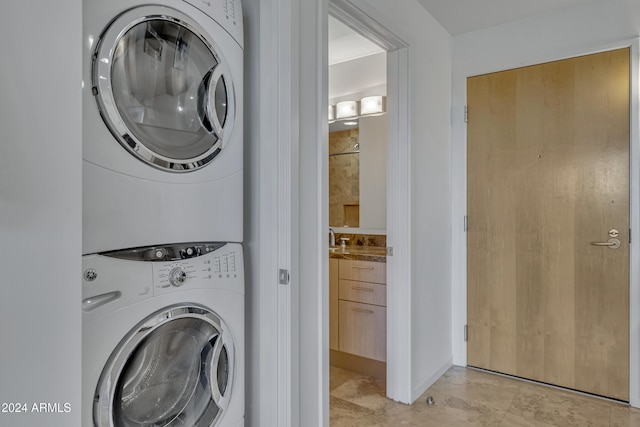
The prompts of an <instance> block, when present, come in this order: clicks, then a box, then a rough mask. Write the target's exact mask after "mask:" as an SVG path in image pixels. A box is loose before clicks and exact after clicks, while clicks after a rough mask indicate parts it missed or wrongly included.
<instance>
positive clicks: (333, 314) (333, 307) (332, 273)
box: [329, 258, 340, 350]
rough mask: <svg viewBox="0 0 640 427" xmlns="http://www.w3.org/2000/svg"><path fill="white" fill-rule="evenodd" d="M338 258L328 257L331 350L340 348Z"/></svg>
mask: <svg viewBox="0 0 640 427" xmlns="http://www.w3.org/2000/svg"><path fill="white" fill-rule="evenodd" d="M339 264H340V260H339V259H337V258H329V348H330V349H331V350H340V348H339V346H338V342H339V341H338V333H339V329H338V316H339V314H338V313H339V307H338V293H339V282H338V280H339V279H338V269H339Z"/></svg>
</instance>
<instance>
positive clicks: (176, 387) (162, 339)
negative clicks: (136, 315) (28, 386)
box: [94, 305, 234, 427]
mask: <svg viewBox="0 0 640 427" xmlns="http://www.w3.org/2000/svg"><path fill="white" fill-rule="evenodd" d="M233 349H234V347H233V342H232V340H231V336H230V334H229V332H228V329H227V328H226V326H225V324H224V323H223V322H222V320H221V319H220V318H219V317H218V316H216V315H215V314H214V313H212V312H211V311H209V310H206V309H204V308H202V307H198V306H192V305H189V306H174V307H171V308H167V309H165V310H161V311H159V312H157V313H155V314H153V315H151V316H149V317H148V318H147V319H145V320H144V321H143V322H142V323H141V324H140V325H138V326H137V327H136V328H135V329H134V330H133V331H132V332H131V333H130V334H129V335H128V336H127V337H125V339H124V340H123V341H122V342H121V344H120V345H119V346H118V348H117V349H116V350H115V351H114V352H113V354H112V355H111V357H110V359H109V362H108V363H107V366H105V368H104V370H103V372H102V375H101V377H100V381H99V383H98V387H97V390H96V396H95V403H94V420H95V422H96V425H98V426H121V427H140V426H145V427H156V426H157V427H159V426H182V427H189V426H213V425H215V424H216V423H217V421H218V420H219V419H220V418H221V417H222V416H223V414H224V411H225V409H226V408H227V406H228V405H229V399H230V396H231V386H232V384H233V374H234V350H233Z"/></svg>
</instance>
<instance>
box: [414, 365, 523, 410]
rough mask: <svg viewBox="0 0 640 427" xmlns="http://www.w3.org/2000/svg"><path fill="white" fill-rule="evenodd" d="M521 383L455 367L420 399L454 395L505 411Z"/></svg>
mask: <svg viewBox="0 0 640 427" xmlns="http://www.w3.org/2000/svg"><path fill="white" fill-rule="evenodd" d="M521 385H522V382H521V381H515V380H512V379H510V378H505V377H500V376H497V375H493V374H487V373H483V372H478V371H473V370H469V369H467V370H465V369H461V368H455V369H452V370H450V371H449V372H447V374H445V376H443V377H442V378H440V379H439V380H438V381H436V382H435V384H433V385H432V386H431V387H430V388H429V389H428V390H427V391H426V392H425V393H424V394H423V396H421V397H420V399H422V400H423V401H424V400H425V399H426V397H427V396H430V395H432V396H434V397H435V396H455V397H457V398H460V399H463V400H466V401H468V402H475V403H478V404H482V405H484V406H487V407H489V408H491V409H495V410H498V411H502V412H505V411H506V410H507V409H508V408H509V406H511V402H512V401H513V399H514V398H515V396H516V394H517V393H518V390H519V389H520V387H521ZM420 399H419V400H420Z"/></svg>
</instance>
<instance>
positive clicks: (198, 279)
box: [153, 244, 244, 293]
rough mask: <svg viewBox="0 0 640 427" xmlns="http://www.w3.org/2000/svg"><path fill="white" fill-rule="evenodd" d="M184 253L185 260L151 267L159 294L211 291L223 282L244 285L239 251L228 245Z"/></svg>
mask: <svg viewBox="0 0 640 427" xmlns="http://www.w3.org/2000/svg"><path fill="white" fill-rule="evenodd" d="M189 249H190V248H187V249H185V253H184V255H183V256H184V258H182V259H174V260H171V261H165V262H154V263H153V287H154V289H155V291H156V292H155V293H158V291H160V292H162V291H169V290H171V289H175V288H185V289H191V288H198V287H211V286H214V287H215V286H216V284H217V283H218V284H219V283H220V282H221V281H224V282H225V283H228V284H231V282H233V281H234V279H235V280H240V281H243V279H244V278H243V264H242V247H241V246H240V245H239V244H227V245H225V246H223V247H221V248H218V249H216V250H212V251H210V252H207V251H206V250H199V248H194V251H193V252H192V251H190V250H189Z"/></svg>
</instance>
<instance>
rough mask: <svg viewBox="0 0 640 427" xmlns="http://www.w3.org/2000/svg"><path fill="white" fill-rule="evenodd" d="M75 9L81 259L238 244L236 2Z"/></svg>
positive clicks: (132, 0)
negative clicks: (186, 245) (79, 27)
mask: <svg viewBox="0 0 640 427" xmlns="http://www.w3.org/2000/svg"><path fill="white" fill-rule="evenodd" d="M154 3H156V4H149V3H148V2H146V1H140V0H109V1H102V0H85V1H84V2H83V34H84V40H83V60H84V62H83V106H84V107H83V159H84V162H83V254H89V253H97V252H103V251H108V250H115V249H122V248H129V247H138V246H148V245H155V244H165V243H174V242H184V241H202V240H215V241H227V242H240V241H242V194H243V193H242V185H243V183H242V169H243V165H242V158H243V129H242V127H243V120H242V99H243V26H242V7H241V4H240V0H211V1H201V0H154Z"/></svg>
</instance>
